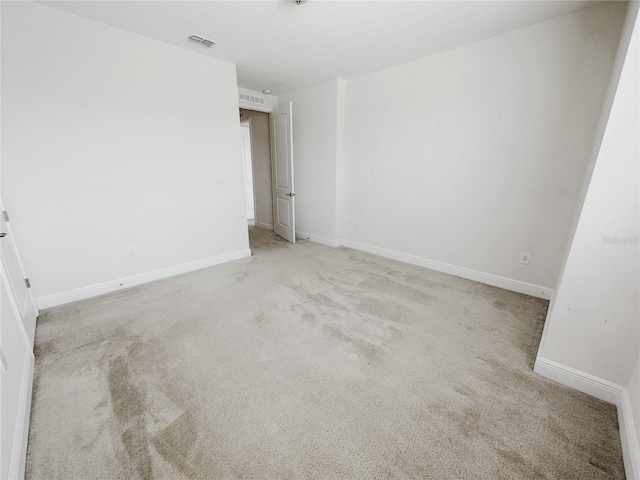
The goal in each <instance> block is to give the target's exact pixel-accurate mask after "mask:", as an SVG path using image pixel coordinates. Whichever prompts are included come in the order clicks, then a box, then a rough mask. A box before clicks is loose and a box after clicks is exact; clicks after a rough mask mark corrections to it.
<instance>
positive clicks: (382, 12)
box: [42, 0, 594, 94]
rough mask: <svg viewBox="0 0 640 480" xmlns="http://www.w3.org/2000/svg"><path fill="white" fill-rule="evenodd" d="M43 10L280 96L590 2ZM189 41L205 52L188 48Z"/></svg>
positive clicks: (315, 1)
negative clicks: (219, 63)
mask: <svg viewBox="0 0 640 480" xmlns="http://www.w3.org/2000/svg"><path fill="white" fill-rule="evenodd" d="M42 3H44V4H46V5H49V6H52V7H55V8H58V9H60V10H65V11H67V12H72V13H75V14H78V15H81V16H83V17H86V18H90V19H93V20H97V21H99V22H102V23H106V24H109V25H113V26H115V27H119V28H122V29H124V30H128V31H130V32H135V33H138V34H140V35H144V36H147V37H151V38H154V39H156V40H160V41H162V42H165V43H169V44H172V45H175V46H178V47H180V48H185V49H188V50H192V51H194V52H197V53H200V54H202V55H207V56H211V57H214V58H218V59H220V60H225V61H228V62H231V63H235V64H236V65H237V71H238V85H239V86H241V87H245V88H250V89H253V90H262V89H265V88H268V89H270V90H271V91H272V92H273V93H274V94H278V93H284V92H289V91H292V90H296V89H298V88H301V87H304V86H307V85H312V84H315V83H318V82H321V81H324V80H328V79H330V78H335V77H344V78H349V77H354V76H358V75H362V74H366V73H370V72H374V71H377V70H381V69H384V68H387V67H390V66H393V65H398V64H401V63H405V62H408V61H411V60H415V59H417V58H420V57H424V56H427V55H430V54H433V53H437V52H440V51H443V50H447V49H449V48H453V47H457V46H460V45H464V44H468V43H471V42H475V41H478V40H482V39H484V38H488V37H491V36H494V35H497V34H500V33H504V32H507V31H510V30H514V29H517V28H520V27H523V26H526V25H531V24H533V23H536V22H540V21H542V20H546V19H549V18H552V17H555V16H559V15H563V14H565V13H568V12H570V11H573V10H577V9H580V8H583V7H585V6H586V5H588V4H593V3H594V2H591V1H552V0H546V1H522V0H511V1H471V2H463V1H410V2H407V1H399V0H398V1H327V0H310V1H309V2H308V3H305V4H303V5H296V4H295V3H294V2H293V1H289V0H280V1H222V2H213V1H200V2H193V1H152V2H148V1H71V2H67V1H56V2H42ZM192 33H193V34H196V35H199V36H202V37H205V38H209V39H211V40H214V41H216V42H218V44H217V45H215V46H214V47H212V48H211V49H206V48H203V47H202V46H199V45H194V44H192V43H190V42H188V41H187V36H188V35H189V34H192Z"/></svg>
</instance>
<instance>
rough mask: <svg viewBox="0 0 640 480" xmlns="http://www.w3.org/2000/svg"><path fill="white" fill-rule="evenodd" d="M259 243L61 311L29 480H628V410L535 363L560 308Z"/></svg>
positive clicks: (43, 380) (52, 323)
mask: <svg viewBox="0 0 640 480" xmlns="http://www.w3.org/2000/svg"><path fill="white" fill-rule="evenodd" d="M251 237H252V246H253V251H254V256H253V257H252V258H251V259H246V260H240V261H237V262H233V263H230V264H226V265H221V266H218V267H214V268H210V269H206V270H201V271H198V272H194V273H191V274H187V275H183V276H180V277H175V278H172V279H167V280H163V281H159V282H156V283H153V284H147V285H144V286H141V287H136V288H132V289H128V290H124V291H121V292H117V293H114V294H109V295H105V296H102V297H99V298H95V299H91V300H86V301H82V302H77V303H73V304H69V305H66V306H62V307H57V308H53V309H50V310H47V311H44V312H43V313H42V315H41V317H40V318H39V321H38V330H37V336H36V378H35V392H34V401H33V407H32V413H31V419H32V420H31V431H30V437H29V453H28V465H27V478H29V479H47V480H50V479H135V478H143V479H152V478H154V479H160V478H164V479H184V478H193V479H199V478H201V479H205V478H206V479H209V478H210V479H218V478H220V479H227V478H229V479H231V478H255V479H302V478H320V479H360V478H429V479H471V478H474V479H476V478H477V479H520V478H522V479H525V478H532V479H533V478H536V479H538V478H553V479H592V478H593V479H595V478H602V479H604V478H607V479H608V478H617V479H621V478H623V477H624V470H623V464H622V459H621V449H620V438H619V433H618V428H617V420H616V410H615V407H613V406H611V405H608V404H605V403H603V402H600V401H598V400H595V399H593V398H591V397H588V396H586V395H583V394H581V393H578V392H576V391H573V390H570V389H568V388H566V387H562V386H560V385H557V384H555V383H553V382H550V381H548V380H545V379H544V378H541V377H539V376H537V375H536V374H534V373H533V372H532V370H531V369H532V364H533V360H534V357H535V353H536V348H537V345H538V342H539V338H540V334H541V330H542V323H543V320H544V316H545V311H546V308H547V302H546V301H543V300H538V299H535V298H531V297H527V296H525V295H520V294H517V293H511V292H507V291H504V290H500V289H497V288H492V287H488V286H485V285H482V284H479V283H474V282H471V281H467V280H463V279H460V278H456V277H451V276H448V275H444V274H440V273H436V272H432V271H429V270H425V269H421V268H418V267H413V266H410V265H405V264H402V263H399V262H395V261H392V260H386V259H383V258H379V257H376V256H373V255H368V254H364V253H359V252H356V251H352V250H348V249H331V248H328V247H324V246H320V245H316V244H313V243H309V242H304V241H303V242H300V243H298V244H296V245H291V244H287V243H285V242H283V241H281V240H279V239H278V238H277V237H275V236H274V235H273V234H272V233H271V232H267V231H264V230H259V229H255V228H252V230H251Z"/></svg>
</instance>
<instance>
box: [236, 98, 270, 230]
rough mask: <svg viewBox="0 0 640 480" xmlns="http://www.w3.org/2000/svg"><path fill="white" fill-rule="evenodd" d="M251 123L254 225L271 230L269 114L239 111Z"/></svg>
mask: <svg viewBox="0 0 640 480" xmlns="http://www.w3.org/2000/svg"><path fill="white" fill-rule="evenodd" d="M241 111H242V112H243V113H244V119H249V122H250V123H251V153H252V159H253V181H254V188H253V192H254V195H255V203H256V225H258V226H260V227H263V228H264V227H271V228H272V229H273V192H272V187H271V140H270V134H269V114H268V113H264V112H256V111H253V110H245V109H241Z"/></svg>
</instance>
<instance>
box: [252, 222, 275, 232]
mask: <svg viewBox="0 0 640 480" xmlns="http://www.w3.org/2000/svg"><path fill="white" fill-rule="evenodd" d="M256 227H258V228H264V229H265V230H271V231H273V225H271V224H269V223H263V222H256Z"/></svg>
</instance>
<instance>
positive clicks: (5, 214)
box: [2, 210, 9, 222]
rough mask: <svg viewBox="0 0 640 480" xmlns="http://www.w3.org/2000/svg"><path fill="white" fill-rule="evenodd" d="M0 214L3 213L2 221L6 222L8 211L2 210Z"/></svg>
mask: <svg viewBox="0 0 640 480" xmlns="http://www.w3.org/2000/svg"><path fill="white" fill-rule="evenodd" d="M2 215H4V221H5V222H8V221H9V212H7V211H6V210H3V211H2Z"/></svg>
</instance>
